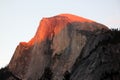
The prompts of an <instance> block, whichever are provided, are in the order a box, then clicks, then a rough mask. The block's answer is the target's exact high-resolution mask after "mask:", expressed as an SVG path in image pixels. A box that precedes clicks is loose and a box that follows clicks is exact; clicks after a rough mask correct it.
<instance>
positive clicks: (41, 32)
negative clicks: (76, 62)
mask: <svg viewBox="0 0 120 80" xmlns="http://www.w3.org/2000/svg"><path fill="white" fill-rule="evenodd" d="M74 22H80V23H95V22H94V21H92V20H89V19H85V18H82V17H79V16H76V15H72V14H60V15H57V16H54V17H50V18H43V19H42V20H41V22H40V25H39V27H38V30H37V32H36V35H35V36H34V38H33V39H31V40H30V41H29V42H28V44H27V45H33V44H34V43H37V42H41V41H44V40H45V39H46V38H52V36H53V34H54V35H57V34H58V33H59V32H60V31H61V30H62V29H64V28H65V27H67V25H68V24H71V23H74ZM101 28H102V26H100V27H97V29H101ZM103 28H106V29H107V27H103ZM83 29H84V30H95V28H94V27H93V26H89V28H87V27H84V28H83Z"/></svg>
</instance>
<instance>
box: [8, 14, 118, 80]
mask: <svg viewBox="0 0 120 80" xmlns="http://www.w3.org/2000/svg"><path fill="white" fill-rule="evenodd" d="M111 32H112V31H110V30H109V29H108V28H107V27H106V26H104V25H102V24H100V23H97V22H95V21H92V20H88V19H85V18H82V17H79V16H75V15H71V14H60V15H57V16H54V17H50V18H43V19H42V20H41V22H40V25H39V27H38V30H37V32H36V34H35V36H34V37H33V38H32V39H31V40H30V41H29V42H21V43H20V44H19V45H18V46H17V48H16V50H15V53H14V55H13V57H12V59H11V61H10V63H9V65H8V67H7V68H8V69H9V71H10V72H11V73H12V75H14V76H15V77H17V79H18V80H19V79H22V80H38V79H40V80H102V78H104V77H102V78H101V76H102V75H104V76H105V73H104V71H105V70H106V72H107V71H111V70H112V69H113V70H114V65H113V62H115V68H116V70H117V71H118V72H117V73H119V68H118V67H120V65H119V62H120V60H118V62H116V60H117V59H119V58H118V56H120V54H119V53H120V51H119V50H120V49H119V45H118V44H119V43H120V41H119V39H118V41H116V43H117V45H115V43H114V44H111V43H112V39H113V38H111V37H112V36H113V37H114V36H115V35H116V34H117V35H116V36H117V37H118V36H119V32H118V33H115V34H114V32H113V33H111ZM113 34H114V35H113ZM108 40H111V42H109V41H108ZM113 45H114V46H113ZM103 46H105V49H103ZM108 47H110V48H108ZM114 48H115V49H114ZM113 49H114V50H117V53H116V52H115V51H114V50H113ZM103 50H105V51H106V52H108V50H111V51H112V50H113V53H116V55H117V56H115V54H113V53H109V52H108V55H110V56H111V55H113V56H114V58H115V59H114V58H113V59H109V56H105V51H103ZM99 56H100V58H99ZM104 57H105V58H104ZM106 57H108V58H106ZM104 59H105V60H106V61H108V62H106V63H108V64H105V63H104ZM102 60H103V63H104V64H102V62H101V61H102ZM110 61H111V62H110ZM98 66H101V67H98ZM109 66H112V67H110V68H109ZM116 66H117V67H116ZM97 67H98V68H100V69H98V68H97ZM104 68H105V70H104ZM94 71H95V72H94ZM97 75H98V76H97ZM105 77H106V76H105ZM97 78H98V79H97ZM117 79H119V78H117ZM117 79H116V80H117ZM15 80H16V79H15Z"/></svg>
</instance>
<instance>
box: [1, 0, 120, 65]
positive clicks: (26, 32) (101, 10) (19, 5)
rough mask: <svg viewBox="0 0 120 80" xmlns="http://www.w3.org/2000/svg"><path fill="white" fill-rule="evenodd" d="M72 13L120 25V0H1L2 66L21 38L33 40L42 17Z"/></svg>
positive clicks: (114, 26) (110, 24) (110, 25)
mask: <svg viewBox="0 0 120 80" xmlns="http://www.w3.org/2000/svg"><path fill="white" fill-rule="evenodd" d="M60 13H72V14H75V15H79V16H82V17H85V18H89V19H92V20H94V21H97V22H99V23H102V24H105V25H107V26H108V27H109V28H120V0H0V67H4V66H5V65H7V64H8V63H9V61H10V59H11V57H12V55H13V53H14V51H15V48H16V47H17V45H18V44H19V42H21V41H29V40H30V39H31V38H32V37H33V36H34V34H35V32H36V30H37V27H38V25H39V22H40V20H41V19H42V18H43V17H50V16H54V15H57V14H60Z"/></svg>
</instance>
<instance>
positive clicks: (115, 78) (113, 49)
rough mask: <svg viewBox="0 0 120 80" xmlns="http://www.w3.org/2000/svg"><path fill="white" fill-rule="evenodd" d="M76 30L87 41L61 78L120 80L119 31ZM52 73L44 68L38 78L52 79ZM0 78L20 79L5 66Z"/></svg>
mask: <svg viewBox="0 0 120 80" xmlns="http://www.w3.org/2000/svg"><path fill="white" fill-rule="evenodd" d="M78 32H79V33H82V34H85V35H86V36H88V39H87V40H88V41H87V43H86V45H85V46H84V48H83V50H82V52H81V54H80V55H79V57H78V58H77V59H76V62H75V63H74V65H73V67H72V69H71V72H69V71H66V72H65V73H64V79H63V80H120V31H119V30H114V29H113V30H108V31H104V30H101V31H95V32H86V31H78ZM52 75H53V73H52V71H51V69H50V68H46V69H45V70H44V74H43V75H42V77H41V78H40V79H39V80H52ZM0 80H20V79H19V78H17V77H16V76H14V75H13V74H12V73H11V72H10V71H9V69H8V68H7V67H5V68H2V69H1V70H0Z"/></svg>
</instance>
